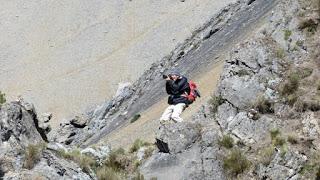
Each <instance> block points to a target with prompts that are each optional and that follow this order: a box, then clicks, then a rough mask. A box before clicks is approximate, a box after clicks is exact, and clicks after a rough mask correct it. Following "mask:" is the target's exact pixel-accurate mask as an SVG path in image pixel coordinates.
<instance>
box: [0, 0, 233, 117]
mask: <svg viewBox="0 0 320 180" xmlns="http://www.w3.org/2000/svg"><path fill="white" fill-rule="evenodd" d="M230 2H235V0H227V1H218V0H187V1H185V2H180V1H178V0H165V1H161V2H160V1H149V0H139V1H129V0H120V1H119V0H111V1H103V0H94V1H92V0H85V1H79V0H71V1H70V0H63V1H50V0H45V1H40V0H32V1H28V2H24V1H21V0H14V1H6V0H2V1H1V7H0V12H1V15H0V23H1V26H0V39H1V45H0V64H1V67H0V81H1V87H0V88H1V90H2V91H5V92H6V93H7V96H8V97H9V99H13V98H15V97H16V96H17V95H20V94H22V95H23V96H24V97H25V98H26V99H27V100H28V101H31V102H33V103H35V105H36V106H37V107H39V109H38V110H39V111H40V112H46V111H49V112H52V113H54V115H55V119H60V118H61V117H66V116H68V115H71V114H76V113H79V112H84V111H85V108H86V107H88V106H93V105H95V104H100V103H101V102H104V100H105V99H106V98H109V97H110V96H111V95H112V94H113V93H114V91H115V89H116V88H117V83H118V82H119V81H128V80H130V81H133V80H135V79H136V78H137V77H139V75H141V73H142V72H144V70H145V68H147V67H149V66H150V64H151V63H153V62H155V61H157V60H159V59H160V58H162V57H163V56H165V55H167V54H168V53H169V52H170V51H171V50H172V49H173V48H174V47H175V46H176V45H177V44H178V43H180V42H182V41H183V40H184V39H186V38H187V37H189V36H190V34H191V32H193V31H194V30H195V29H196V28H197V27H198V26H199V25H201V24H203V23H204V22H206V21H208V20H209V19H210V17H212V15H213V14H215V13H216V12H217V11H218V10H219V9H221V8H222V7H224V6H225V5H226V4H228V3H230Z"/></svg>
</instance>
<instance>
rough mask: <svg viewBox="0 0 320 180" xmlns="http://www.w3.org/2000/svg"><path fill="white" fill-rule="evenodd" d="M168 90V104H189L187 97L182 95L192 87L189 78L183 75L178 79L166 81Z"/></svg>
mask: <svg viewBox="0 0 320 180" xmlns="http://www.w3.org/2000/svg"><path fill="white" fill-rule="evenodd" d="M166 91H167V93H168V94H169V98H168V104H170V105H176V104H179V103H185V104H189V101H188V99H187V97H184V96H181V95H183V94H185V93H187V94H189V93H190V87H189V83H188V79H187V78H186V77H183V76H182V77H181V78H180V79H177V80H176V81H173V80H169V81H167V83H166Z"/></svg>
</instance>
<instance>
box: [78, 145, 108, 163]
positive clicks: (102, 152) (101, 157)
mask: <svg viewBox="0 0 320 180" xmlns="http://www.w3.org/2000/svg"><path fill="white" fill-rule="evenodd" d="M110 151H111V149H110V147H109V146H98V147H96V148H90V147H89V148H85V149H83V150H81V153H82V154H85V155H88V156H90V157H93V158H95V160H96V161H97V162H98V163H99V164H102V163H103V162H104V161H105V159H106V158H107V157H108V155H109V153H110Z"/></svg>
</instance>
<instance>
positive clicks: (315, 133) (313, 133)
mask: <svg viewBox="0 0 320 180" xmlns="http://www.w3.org/2000/svg"><path fill="white" fill-rule="evenodd" d="M302 119H303V120H302V124H303V133H304V134H305V135H306V136H307V137H311V138H318V137H319V135H320V127H319V119H316V118H315V116H314V112H310V113H306V114H304V116H303V117H302Z"/></svg>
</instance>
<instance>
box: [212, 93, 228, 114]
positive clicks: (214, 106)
mask: <svg viewBox="0 0 320 180" xmlns="http://www.w3.org/2000/svg"><path fill="white" fill-rule="evenodd" d="M225 101H226V100H225V99H223V98H222V96H221V95H220V96H212V97H211V99H210V100H209V104H210V112H211V113H212V114H215V113H217V111H218V107H219V106H220V105H221V104H223V103H224V102H225Z"/></svg>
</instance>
